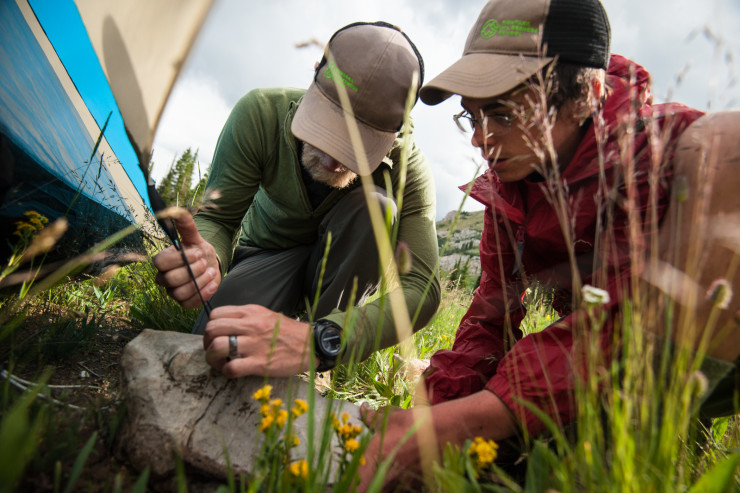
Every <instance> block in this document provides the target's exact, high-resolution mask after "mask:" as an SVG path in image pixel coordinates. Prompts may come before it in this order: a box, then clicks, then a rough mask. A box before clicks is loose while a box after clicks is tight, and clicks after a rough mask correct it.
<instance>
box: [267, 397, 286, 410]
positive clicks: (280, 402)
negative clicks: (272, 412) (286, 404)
mask: <svg viewBox="0 0 740 493" xmlns="http://www.w3.org/2000/svg"><path fill="white" fill-rule="evenodd" d="M282 405H283V400H282V399H273V400H271V401H270V407H274V408H275V409H277V408H279V407H280V406H282Z"/></svg>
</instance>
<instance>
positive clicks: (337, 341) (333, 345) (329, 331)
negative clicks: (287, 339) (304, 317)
mask: <svg viewBox="0 0 740 493" xmlns="http://www.w3.org/2000/svg"><path fill="white" fill-rule="evenodd" d="M313 347H314V354H316V359H317V360H318V361H319V364H318V366H317V367H316V371H327V370H331V369H332V368H334V366H336V364H337V356H339V352H340V351H341V349H342V328H341V327H340V326H339V325H337V324H335V323H334V322H332V321H331V320H325V319H321V320H317V321H315V322H314V323H313Z"/></svg>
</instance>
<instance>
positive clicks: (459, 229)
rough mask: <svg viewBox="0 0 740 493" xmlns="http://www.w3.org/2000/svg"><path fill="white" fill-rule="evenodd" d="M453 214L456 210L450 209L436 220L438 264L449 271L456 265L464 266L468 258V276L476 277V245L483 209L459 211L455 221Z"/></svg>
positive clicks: (477, 266) (477, 267)
mask: <svg viewBox="0 0 740 493" xmlns="http://www.w3.org/2000/svg"><path fill="white" fill-rule="evenodd" d="M455 214H456V211H452V212H450V213H448V214H447V215H446V216H445V218H444V219H442V220H441V221H439V222H437V244H438V245H439V249H440V252H439V253H440V259H439V263H440V266H441V268H442V271H443V273H449V272H450V271H452V270H453V269H454V268H455V267H456V266H459V267H462V266H464V265H465V264H466V263H468V260H469V263H468V276H471V277H477V276H478V275H479V274H480V258H479V254H478V246H479V245H480V238H481V234H482V232H483V214H484V211H474V212H461V213H460V217H459V218H458V219H457V221H456V222H455ZM453 223H454V224H453ZM450 231H452V235H450ZM448 236H449V241H448V239H447V238H448Z"/></svg>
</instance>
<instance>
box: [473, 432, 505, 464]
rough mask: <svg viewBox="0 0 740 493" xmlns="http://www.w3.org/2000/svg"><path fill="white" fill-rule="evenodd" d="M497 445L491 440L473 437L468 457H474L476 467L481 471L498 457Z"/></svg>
mask: <svg viewBox="0 0 740 493" xmlns="http://www.w3.org/2000/svg"><path fill="white" fill-rule="evenodd" d="M497 450H498V444H497V443H496V442H494V441H493V440H484V439H483V438H481V437H475V440H474V441H473V443H472V444H471V445H470V449H468V455H470V456H471V457H474V459H475V461H476V466H477V467H478V468H479V469H483V468H485V467H486V466H488V465H489V464H491V463H492V462H493V461H494V460H496V457H497V456H498V452H497Z"/></svg>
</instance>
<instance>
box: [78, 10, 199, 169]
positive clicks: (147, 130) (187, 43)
mask: <svg viewBox="0 0 740 493" xmlns="http://www.w3.org/2000/svg"><path fill="white" fill-rule="evenodd" d="M212 3H213V0H126V1H121V0H77V1H76V4H77V9H78V10H79V13H80V16H81V17H82V20H83V22H84V23H85V27H86V28H87V32H88V36H89V37H90V41H91V42H92V44H93V47H94V48H95V51H96V52H97V53H98V58H99V59H100V64H101V66H102V67H103V71H104V72H105V74H106V77H107V78H108V82H109V84H110V87H111V90H112V91H113V96H114V97H115V98H116V101H117V103H118V107H119V109H120V111H121V115H122V116H123V120H124V122H125V123H126V128H127V130H128V132H129V134H130V137H131V140H132V143H133V144H134V145H135V146H136V147H138V149H137V152H139V154H140V156H144V159H146V160H148V158H149V152H150V150H151V146H152V141H153V140H154V132H155V131H156V128H157V124H158V122H159V118H160V116H161V114H162V110H163V109H164V104H165V101H166V100H167V97H168V95H169V93H170V90H171V89H172V86H173V84H174V82H175V79H176V78H177V74H178V73H179V72H180V69H181V68H182V66H183V63H184V61H185V58H186V56H187V53H188V51H189V50H190V47H191V46H192V44H193V41H194V40H195V37H196V34H197V33H198V30H199V29H200V27H201V25H202V23H203V21H204V20H205V17H206V14H207V13H208V10H209V9H210V7H211V5H212Z"/></svg>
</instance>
